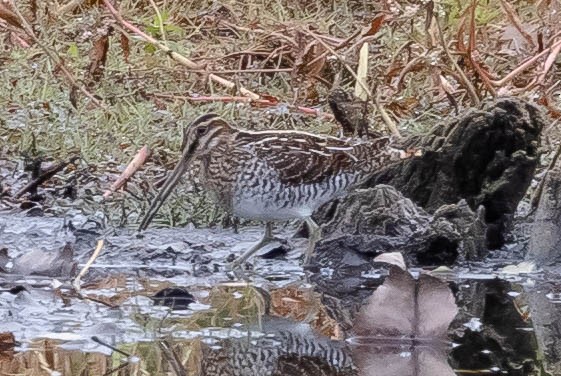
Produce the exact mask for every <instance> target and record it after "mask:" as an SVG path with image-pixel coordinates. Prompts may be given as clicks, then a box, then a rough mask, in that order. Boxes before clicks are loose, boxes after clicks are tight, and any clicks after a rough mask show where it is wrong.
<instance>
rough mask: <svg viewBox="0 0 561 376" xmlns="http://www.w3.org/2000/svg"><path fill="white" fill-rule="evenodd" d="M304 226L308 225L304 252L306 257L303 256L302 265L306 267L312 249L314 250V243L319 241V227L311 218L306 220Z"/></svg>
mask: <svg viewBox="0 0 561 376" xmlns="http://www.w3.org/2000/svg"><path fill="white" fill-rule="evenodd" d="M306 224H307V225H308V232H309V235H308V249H307V250H306V255H305V256H304V265H307V264H308V263H309V262H310V259H311V258H312V254H313V253H314V249H315V248H316V243H317V242H318V241H319V240H320V239H321V227H320V226H319V225H318V224H317V223H315V222H314V220H313V219H312V218H311V217H308V218H306Z"/></svg>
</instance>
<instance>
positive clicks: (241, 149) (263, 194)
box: [140, 114, 398, 262]
mask: <svg viewBox="0 0 561 376" xmlns="http://www.w3.org/2000/svg"><path fill="white" fill-rule="evenodd" d="M389 141H390V140H389V139H388V138H386V137H383V138H378V139H374V140H370V141H356V140H355V141H353V140H350V139H348V140H344V139H338V138H335V137H328V136H318V135H314V134H311V133H307V132H298V131H260V132H250V131H245V130H240V129H237V128H234V127H232V126H230V125H229V124H228V123H227V122H226V121H224V120H223V119H221V118H220V117H219V116H218V115H215V114H207V115H203V116H201V117H199V118H198V119H196V120H195V121H194V122H193V123H192V124H191V125H190V126H189V127H188V128H187V129H186V131H185V134H184V140H183V146H182V150H183V155H182V157H181V159H180V161H179V163H178V164H177V166H176V167H175V169H174V171H173V172H172V174H171V176H170V177H169V178H168V180H167V181H166V183H165V185H164V187H163V188H162V190H161V191H160V193H159V194H158V196H157V197H156V199H155V200H154V202H152V205H151V207H150V209H149V211H148V213H147V214H146V216H145V218H144V220H143V221H142V224H141V225H140V230H142V229H144V228H146V226H147V225H148V223H149V222H150V221H151V219H152V218H153V216H154V215H155V214H156V212H157V210H158V209H159V208H160V206H161V204H162V203H163V201H164V200H165V199H166V198H167V196H168V195H169V194H170V193H171V191H172V190H173V188H174V186H175V184H176V183H177V181H178V180H179V178H180V176H181V175H182V174H183V173H184V172H185V170H186V168H187V166H188V165H189V163H190V162H191V161H192V160H193V159H194V158H198V159H199V160H200V162H201V177H200V178H201V183H202V186H203V187H204V188H206V189H207V190H208V191H209V192H211V194H212V195H213V196H214V198H215V200H216V202H217V203H218V204H220V205H221V206H222V207H224V209H226V210H227V211H228V212H229V213H231V214H233V215H236V216H239V217H242V218H249V219H257V220H263V221H267V222H270V221H278V220H289V219H293V218H303V219H305V220H306V222H307V223H308V225H310V226H311V229H312V231H311V234H312V235H311V239H310V247H311V248H310V249H309V250H308V254H307V257H309V255H310V254H311V251H312V250H313V246H314V243H315V241H316V240H317V239H319V228H318V227H317V225H316V224H315V223H314V222H313V221H312V220H311V219H310V217H311V215H312V214H313V212H314V211H315V210H316V209H317V208H318V207H319V206H321V205H323V204H324V203H326V202H327V201H330V200H332V199H334V198H336V197H339V196H342V195H345V194H346V193H347V192H348V191H349V190H351V189H353V188H354V187H356V186H357V185H358V184H360V183H361V182H362V181H363V180H364V179H366V178H367V177H368V176H369V175H370V174H371V173H372V172H373V171H375V170H377V169H378V168H380V167H381V166H382V165H384V164H385V163H386V162H388V161H389V160H390V159H391V158H393V157H395V156H397V152H398V151H397V150H394V149H392V148H391V147H390V143H389ZM269 232H270V231H268V233H269ZM268 235H270V234H268ZM266 238H267V236H266ZM266 240H269V239H265V238H264V240H263V241H262V242H260V244H258V246H259V247H261V246H262V245H263V244H262V243H263V242H265V241H266ZM256 247H257V246H256ZM254 248H255V247H254ZM257 249H258V248H257ZM253 252H255V249H253V250H252V251H251V252H247V253H246V255H244V256H242V261H243V260H245V259H247V257H249V253H253ZM240 262H241V261H240Z"/></svg>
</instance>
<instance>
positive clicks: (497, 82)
mask: <svg viewBox="0 0 561 376" xmlns="http://www.w3.org/2000/svg"><path fill="white" fill-rule="evenodd" d="M560 46H561V40H558V41H557V42H555V43H554V44H553V45H552V46H551V47H549V48H546V49H545V50H543V51H542V52H540V53H539V54H537V55H536V56H534V57H532V58H530V59H528V60H526V61H525V62H524V63H522V64H520V65H519V66H518V67H517V68H516V69H514V70H513V71H512V72H510V73H509V74H507V75H506V76H505V77H504V78H503V79H501V80H491V83H492V84H493V85H494V86H497V87H500V86H503V85H504V84H506V83H508V82H509V81H511V80H512V79H514V77H516V76H517V75H518V74H520V73H521V72H523V71H524V70H525V69H527V68H528V67H529V66H530V65H532V64H534V63H535V62H536V60H538V59H539V58H541V57H542V56H544V55H546V54H549V53H551V52H552V51H556V50H557V49H558V48H559V47H560Z"/></svg>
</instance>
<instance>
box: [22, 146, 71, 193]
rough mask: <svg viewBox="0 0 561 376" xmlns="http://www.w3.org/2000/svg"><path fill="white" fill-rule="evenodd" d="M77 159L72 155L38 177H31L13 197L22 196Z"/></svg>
mask: <svg viewBox="0 0 561 376" xmlns="http://www.w3.org/2000/svg"><path fill="white" fill-rule="evenodd" d="M77 159H79V157H78V156H72V157H70V158H69V159H68V160H67V161H64V162H60V163H59V164H57V165H55V166H53V167H51V168H49V169H48V170H46V171H43V172H42V173H41V175H40V176H39V177H37V178H35V179H33V180H32V181H30V182H29V183H27V184H26V185H25V186H24V187H23V188H21V189H20V190H19V191H18V192H17V193H16V194H15V195H14V198H20V197H21V196H23V195H24V194H26V193H27V192H29V191H30V190H32V189H35V188H37V187H38V186H40V185H41V184H43V183H44V182H45V181H47V180H49V179H50V178H52V177H53V176H54V175H55V174H57V173H58V172H60V171H62V169H64V168H65V167H66V166H68V165H69V164H71V163H74V162H75V161H76V160H77Z"/></svg>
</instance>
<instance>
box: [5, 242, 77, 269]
mask: <svg viewBox="0 0 561 376" xmlns="http://www.w3.org/2000/svg"><path fill="white" fill-rule="evenodd" d="M76 266H77V262H76V261H74V250H73V249H72V245H71V244H69V243H68V244H66V245H65V246H64V247H63V248H62V249H61V250H58V251H56V252H46V251H44V250H41V249H34V250H31V251H30V252H28V253H26V254H24V255H22V256H21V257H18V258H17V259H15V260H14V267H13V268H12V270H11V272H12V273H16V274H22V275H42V276H47V277H72V276H74V275H75V274H76Z"/></svg>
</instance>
